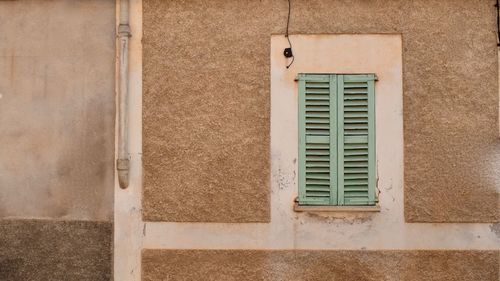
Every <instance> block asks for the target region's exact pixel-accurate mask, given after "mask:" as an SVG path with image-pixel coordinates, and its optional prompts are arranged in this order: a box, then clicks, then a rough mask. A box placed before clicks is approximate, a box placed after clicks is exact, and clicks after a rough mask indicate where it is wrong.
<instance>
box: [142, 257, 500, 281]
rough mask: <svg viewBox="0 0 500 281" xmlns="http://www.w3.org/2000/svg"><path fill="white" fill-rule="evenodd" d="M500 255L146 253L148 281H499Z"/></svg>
mask: <svg viewBox="0 0 500 281" xmlns="http://www.w3.org/2000/svg"><path fill="white" fill-rule="evenodd" d="M499 256H500V252H498V251H233V250H227V251H223V250H214V251H199V250H186V251H181V250H171V251H168V250H146V251H144V252H143V262H142V263H143V280H144V281H157V280H217V281H223V280H238V281H245V280H252V281H253V280H269V281H271V280H272V281H275V280H290V281H295V280H296V281H298V280H315V281H320V280H325V281H326V280H329V281H330V280H335V281H351V280H352V281H382V280H391V281H392V280H394V281H395V280H398V281H399V280H406V281H410V280H411V281H433V280H439V281H476V280H481V281H498V280H499V277H500V275H499V265H500V264H499Z"/></svg>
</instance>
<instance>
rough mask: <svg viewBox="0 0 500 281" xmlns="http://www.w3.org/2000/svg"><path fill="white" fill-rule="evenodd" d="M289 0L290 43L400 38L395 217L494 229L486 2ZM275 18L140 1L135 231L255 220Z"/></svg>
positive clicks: (261, 198)
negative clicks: (140, 133)
mask: <svg viewBox="0 0 500 281" xmlns="http://www.w3.org/2000/svg"><path fill="white" fill-rule="evenodd" d="M293 2H294V3H293V7H292V19H291V26H290V30H291V33H295V34H321V33H401V34H402V36H403V81H404V88H403V89H404V92H403V117H404V118H403V120H404V165H405V166H404V167H405V174H404V180H405V218H406V220H407V221H408V222H495V221H498V220H499V219H500V217H499V208H498V202H499V198H498V194H499V191H498V187H497V186H498V185H499V183H500V173H498V172H497V170H496V169H495V168H494V167H496V166H498V165H499V164H500V154H499V149H500V143H499V140H498V81H497V80H498V69H497V64H498V62H497V48H496V35H495V30H496V28H495V10H494V7H493V4H494V1H483V0H460V1H437V0H433V1H427V0H418V1H404V0H390V1H387V0H378V1H356V0H349V1H325V0H312V1H305V0H297V1H293ZM286 12H287V1H238V2H233V1H227V0H217V1H201V2H200V1H183V2H172V1H168V2H167V1H158V0H149V1H145V2H144V23H145V24H144V172H145V177H144V178H145V184H144V199H145V201H144V218H145V220H155V221H157V220H160V221H161V220H165V221H218V222H235V221H238V222H251V221H266V220H268V218H269V217H268V214H269V196H268V194H269V181H268V177H269V172H268V171H269V161H268V156H267V155H268V153H269V150H268V149H269V148H268V147H269V131H270V128H269V120H268V118H269V73H268V71H269V47H270V46H269V38H270V35H271V34H272V33H280V34H282V33H283V32H284V27H285V23H286ZM167 27H168V31H169V32H165V31H166V28H167ZM296 55H297V56H298V57H300V54H296ZM189 93H190V94H189ZM243 140H245V141H243Z"/></svg>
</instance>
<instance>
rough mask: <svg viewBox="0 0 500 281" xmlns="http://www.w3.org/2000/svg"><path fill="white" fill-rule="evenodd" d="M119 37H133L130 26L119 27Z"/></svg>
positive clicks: (122, 25) (121, 25)
mask: <svg viewBox="0 0 500 281" xmlns="http://www.w3.org/2000/svg"><path fill="white" fill-rule="evenodd" d="M118 37H120V38H122V37H128V38H130V37H132V32H131V30H130V25H128V24H120V25H118Z"/></svg>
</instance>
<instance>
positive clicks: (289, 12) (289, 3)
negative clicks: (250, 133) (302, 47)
mask: <svg viewBox="0 0 500 281" xmlns="http://www.w3.org/2000/svg"><path fill="white" fill-rule="evenodd" d="M497 1H498V0H497ZM291 11H292V2H291V0H288V17H287V20H286V32H285V37H286V39H287V40H288V45H289V46H290V49H292V42H290V37H288V29H289V27H290V14H291ZM294 61H295V56H294V55H293V53H292V61H291V62H290V64H288V65H287V66H286V68H290V66H291V65H292V64H293V62H294Z"/></svg>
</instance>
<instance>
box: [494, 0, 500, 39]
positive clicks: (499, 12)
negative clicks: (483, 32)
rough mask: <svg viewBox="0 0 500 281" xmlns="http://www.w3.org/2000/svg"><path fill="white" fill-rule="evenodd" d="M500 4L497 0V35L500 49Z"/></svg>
mask: <svg viewBox="0 0 500 281" xmlns="http://www.w3.org/2000/svg"><path fill="white" fill-rule="evenodd" d="M499 2H500V1H499V0H497V3H496V4H495V7H497V35H498V42H497V46H499V47H500V3H499Z"/></svg>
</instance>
